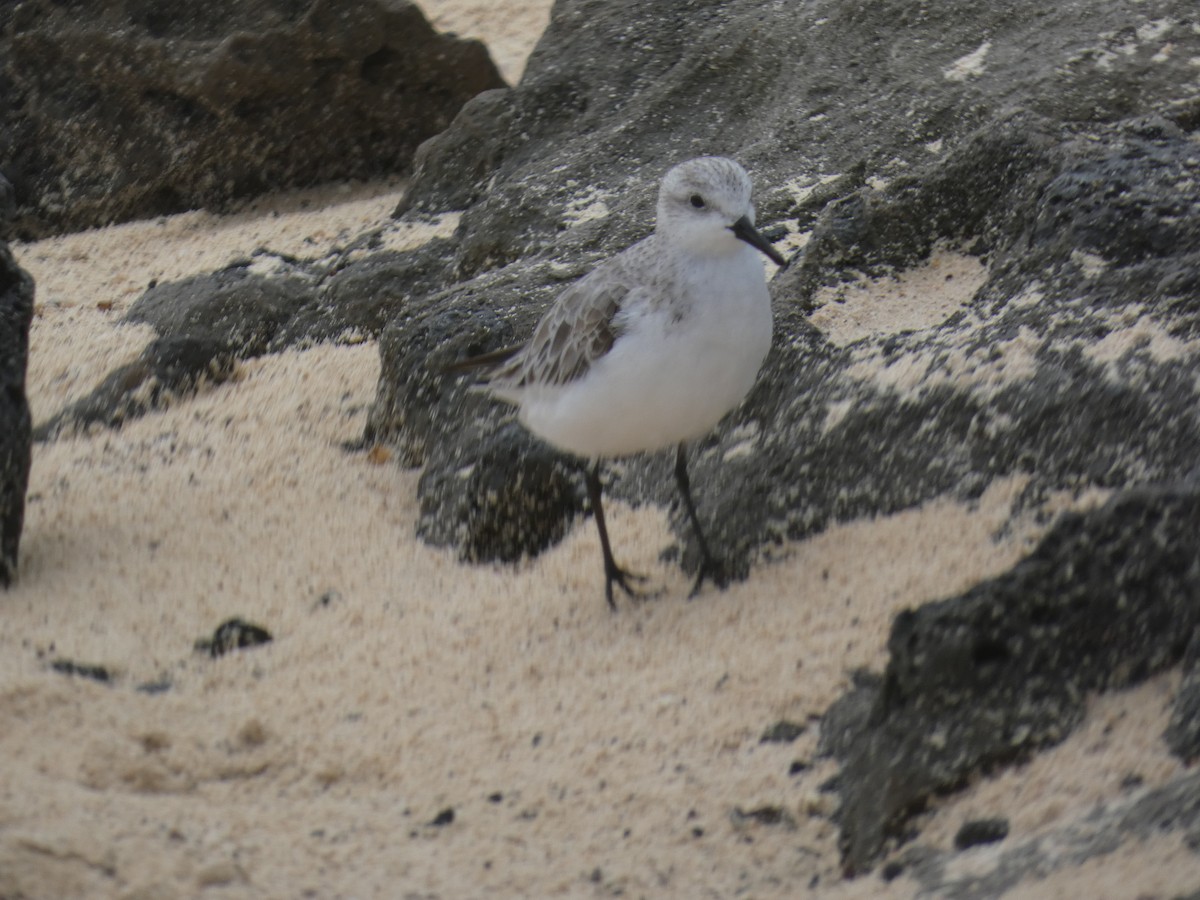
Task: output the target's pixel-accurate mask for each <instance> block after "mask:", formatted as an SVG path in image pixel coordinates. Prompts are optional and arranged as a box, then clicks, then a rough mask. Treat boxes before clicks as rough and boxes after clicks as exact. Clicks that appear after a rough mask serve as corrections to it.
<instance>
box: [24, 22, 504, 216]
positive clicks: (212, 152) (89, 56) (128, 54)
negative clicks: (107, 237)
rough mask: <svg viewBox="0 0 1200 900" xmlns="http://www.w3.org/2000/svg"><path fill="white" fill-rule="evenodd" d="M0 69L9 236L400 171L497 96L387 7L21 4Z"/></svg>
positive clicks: (449, 43) (426, 33)
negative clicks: (485, 96) (469, 111)
mask: <svg viewBox="0 0 1200 900" xmlns="http://www.w3.org/2000/svg"><path fill="white" fill-rule="evenodd" d="M0 58H3V59H4V60H5V62H6V64H5V66H4V72H3V74H2V76H0V79H2V80H0V88H2V90H0V98H2V99H0V171H3V172H4V173H5V174H6V175H7V176H8V178H9V179H10V180H12V181H13V182H14V184H15V185H16V188H17V200H18V213H17V217H16V222H15V231H16V233H18V234H20V235H22V236H24V237H30V236H37V235H44V234H47V233H52V232H56V231H63V230H71V229H78V228H84V227H88V226H92V225H98V224H104V223H107V222H114V221H123V220H126V219H129V218H132V217H135V216H147V215H155V214H159V213H166V212H179V211H182V210H186V209H192V208H196V207H200V206H208V207H212V206H220V205H222V204H224V203H227V202H228V201H229V200H231V199H234V198H238V197H246V196H250V195H253V194H255V193H259V192H262V191H264V190H268V189H271V190H276V189H279V188H282V187H289V186H302V185H310V184H315V183H318V182H322V181H330V180H335V179H344V178H371V177H378V176H380V175H384V174H389V173H394V172H398V171H402V170H403V169H405V168H406V167H407V166H408V164H409V162H410V160H411V158H412V154H413V152H414V151H415V149H416V147H417V145H418V144H419V143H420V142H421V141H422V140H423V139H425V138H427V137H429V136H430V135H432V134H436V133H437V132H439V131H441V130H442V129H443V128H445V127H446V125H447V124H448V123H449V122H450V120H451V118H452V117H453V116H454V114H455V113H456V112H457V111H458V109H459V108H460V107H461V106H462V104H463V103H464V102H465V101H467V100H468V99H470V98H471V97H473V96H474V95H475V94H477V93H479V92H480V91H483V90H487V89H489V88H496V87H500V86H501V85H503V81H502V80H501V78H500V76H499V74H498V73H497V71H496V69H495V67H494V66H493V64H492V62H491V60H490V58H489V57H488V54H487V51H486V49H485V48H484V47H483V46H482V45H481V44H479V43H478V42H476V41H465V40H460V39H458V38H456V37H454V36H451V35H441V34H438V33H436V32H435V31H434V30H433V29H432V27H431V26H430V25H429V24H428V23H427V22H426V21H425V18H424V16H423V15H422V13H421V12H420V10H419V9H418V8H417V7H416V5H414V4H412V3H408V2H405V0H368V2H361V3H344V2H340V0H256V2H252V3H247V2H241V0H209V2H205V3H192V2H153V3H147V2H141V0H137V2H135V0H97V2H92V3H88V4H79V3H61V2H51V0H29V2H24V3H18V4H6V5H5V7H4V8H3V9H0Z"/></svg>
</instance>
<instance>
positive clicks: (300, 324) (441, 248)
mask: <svg viewBox="0 0 1200 900" xmlns="http://www.w3.org/2000/svg"><path fill="white" fill-rule="evenodd" d="M449 244H450V242H449V241H446V240H435V241H432V242H430V243H429V244H426V245H424V246H423V247H421V248H419V249H417V250H407V251H400V252H391V251H381V252H378V253H373V254H371V255H369V256H365V257H363V258H361V259H358V260H354V261H352V262H349V263H347V264H345V265H344V266H341V267H337V268H335V269H334V271H332V272H331V273H330V274H328V275H327V276H325V277H324V278H323V279H322V280H321V282H320V288H319V289H318V291H317V293H316V296H314V297H312V298H311V299H310V300H308V301H307V302H306V303H305V304H304V305H303V306H301V307H300V308H299V309H298V310H296V312H295V314H294V315H292V316H291V317H290V318H289V319H288V321H287V322H286V324H284V325H283V326H282V327H281V328H280V329H279V331H278V332H277V333H276V335H275V336H274V338H273V339H272V340H271V343H270V348H271V349H272V350H277V349H282V348H283V347H287V346H291V345H293V344H297V343H303V342H310V341H328V340H339V339H342V338H344V337H346V336H353V337H355V338H356V339H359V340H361V339H364V338H378V337H379V335H380V333H381V332H382V331H383V328H384V326H385V325H386V324H387V323H388V322H389V321H391V320H393V319H396V318H398V317H399V316H401V314H402V313H403V311H404V310H406V309H411V308H412V307H413V306H414V305H415V304H416V303H417V302H418V301H419V300H421V299H423V298H424V297H425V296H426V295H428V294H430V293H433V292H434V291H436V290H438V289H440V288H441V287H442V286H443V285H444V283H445V282H446V281H447V280H450V279H449V273H448V271H447V269H448V267H449V263H450V258H449V257H450V254H449V253H448V252H447V246H448V245H449Z"/></svg>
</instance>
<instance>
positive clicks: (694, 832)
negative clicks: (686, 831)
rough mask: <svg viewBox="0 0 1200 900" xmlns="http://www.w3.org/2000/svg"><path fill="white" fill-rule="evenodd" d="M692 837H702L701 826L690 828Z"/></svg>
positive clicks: (702, 830)
mask: <svg viewBox="0 0 1200 900" xmlns="http://www.w3.org/2000/svg"><path fill="white" fill-rule="evenodd" d="M692 837H694V838H702V837H704V829H703V828H693V829H692Z"/></svg>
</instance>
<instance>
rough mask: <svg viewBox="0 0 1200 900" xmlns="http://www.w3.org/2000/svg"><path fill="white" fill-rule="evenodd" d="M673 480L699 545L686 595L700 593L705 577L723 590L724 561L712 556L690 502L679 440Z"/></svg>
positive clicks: (689, 482)
mask: <svg viewBox="0 0 1200 900" xmlns="http://www.w3.org/2000/svg"><path fill="white" fill-rule="evenodd" d="M675 482H676V483H677V484H678V485H679V493H680V495H681V496H682V497H683V507H684V509H686V510H687V514H688V518H689V519H690V520H691V522H692V529H693V530H694V531H695V532H696V543H697V544H699V545H700V571H699V572H697V573H696V583H695V584H693V585H692V592H691V593H690V594H689V595H688V596H689V597H695V596H696V595H697V594H698V593H700V585H702V584H704V580H705V579H706V578H707V579H708V580H709V581H711V582H712V583H713V584H715V585H716V586H717V587H719V588H721V589H722V590H724V589H725V588H726V587H728V586H729V573H728V572H727V571H726V570H725V565H724V563H722V562H721V561H720V560H718V559H717V558H716V557H715V556H713V554H712V551H711V550H709V549H708V541H706V540H705V539H704V529H702V528H701V527H700V517H699V516H698V515H696V504H695V503H694V502H692V480H691V479H690V478H689V477H688V470H687V445H686V444H685V443H683V442H680V444H679V451H678V452H677V453H676V454H675Z"/></svg>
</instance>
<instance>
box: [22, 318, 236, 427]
mask: <svg viewBox="0 0 1200 900" xmlns="http://www.w3.org/2000/svg"><path fill="white" fill-rule="evenodd" d="M236 362H237V357H236V356H235V354H234V353H233V352H232V351H231V350H230V349H229V346H228V345H227V344H226V343H224V342H222V341H220V340H217V339H214V338H212V337H188V336H186V335H184V336H177V337H164V338H158V339H157V340H155V341H152V342H151V343H150V345H149V346H148V347H146V349H145V350H143V351H142V354H141V355H140V356H139V357H138V358H137V359H136V360H134V361H133V362H131V363H129V364H127V365H123V366H118V367H117V368H116V369H114V370H113V371H112V372H110V373H109V374H108V375H107V376H105V378H104V380H103V381H101V382H100V384H98V385H97V386H96V387H95V389H94V390H93V391H92V392H91V393H90V394H88V395H87V396H86V397H83V398H81V399H79V400H77V401H75V402H74V403H71V404H69V405H68V406H67V407H65V408H64V409H62V410H60V411H59V412H58V413H56V414H55V415H54V416H52V417H51V418H50V419H49V420H48V421H46V422H43V423H42V424H40V425H38V426H37V428H36V429H34V433H33V434H34V439H35V440H37V441H39V442H42V441H52V440H55V439H56V438H58V437H61V436H62V435H65V434H74V433H77V432H81V431H87V430H88V429H90V428H92V427H103V428H120V427H121V426H122V425H124V424H125V423H126V422H128V421H130V420H131V419H136V418H139V417H140V416H144V415H145V414H146V413H148V412H151V411H153V410H156V409H161V408H163V407H164V406H166V405H168V404H170V403H173V402H175V401H178V400H181V399H183V398H185V397H187V396H189V395H190V394H193V393H195V391H196V389H197V388H198V387H199V386H200V385H201V384H202V383H204V382H208V383H211V384H220V383H221V382H224V381H227V380H229V378H230V377H231V376H232V375H233V372H234V369H235V366H236Z"/></svg>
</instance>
